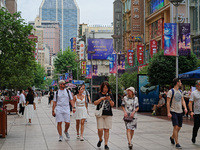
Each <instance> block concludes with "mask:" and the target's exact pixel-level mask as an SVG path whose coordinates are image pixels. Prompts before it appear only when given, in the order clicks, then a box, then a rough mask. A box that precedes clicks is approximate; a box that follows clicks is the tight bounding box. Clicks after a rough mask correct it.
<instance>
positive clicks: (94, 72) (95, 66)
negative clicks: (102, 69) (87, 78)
mask: <svg viewBox="0 0 200 150" xmlns="http://www.w3.org/2000/svg"><path fill="white" fill-rule="evenodd" d="M92 76H93V77H96V76H98V66H97V65H93V72H92Z"/></svg>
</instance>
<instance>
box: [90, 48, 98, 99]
mask: <svg viewBox="0 0 200 150" xmlns="http://www.w3.org/2000/svg"><path fill="white" fill-rule="evenodd" d="M88 53H89V54H90V55H91V67H92V68H91V74H93V65H92V59H93V54H94V53H96V51H89V52H88ZM92 80H93V77H92V76H91V87H90V88H91V91H90V93H91V101H93V99H92V97H93V96H92V86H93V81H92Z"/></svg>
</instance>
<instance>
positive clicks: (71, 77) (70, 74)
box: [69, 71, 73, 81]
mask: <svg viewBox="0 0 200 150" xmlns="http://www.w3.org/2000/svg"><path fill="white" fill-rule="evenodd" d="M71 80H73V74H72V71H70V72H69V81H71Z"/></svg>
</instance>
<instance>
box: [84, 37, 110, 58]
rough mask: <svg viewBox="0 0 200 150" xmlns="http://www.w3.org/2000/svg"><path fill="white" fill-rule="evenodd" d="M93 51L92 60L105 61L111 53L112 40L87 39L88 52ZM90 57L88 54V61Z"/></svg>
mask: <svg viewBox="0 0 200 150" xmlns="http://www.w3.org/2000/svg"><path fill="white" fill-rule="evenodd" d="M90 51H95V54H93V59H98V60H99V59H100V60H106V59H108V57H109V55H111V54H112V53H113V39H88V52H90ZM90 59H91V55H90V54H89V53H88V60H90Z"/></svg>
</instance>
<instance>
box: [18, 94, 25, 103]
mask: <svg viewBox="0 0 200 150" xmlns="http://www.w3.org/2000/svg"><path fill="white" fill-rule="evenodd" d="M23 102H24V104H25V103H26V101H25V96H24V94H23V93H21V94H20V96H19V104H22V103H23Z"/></svg>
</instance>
